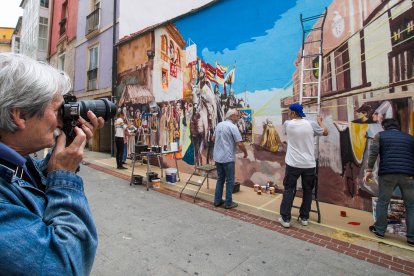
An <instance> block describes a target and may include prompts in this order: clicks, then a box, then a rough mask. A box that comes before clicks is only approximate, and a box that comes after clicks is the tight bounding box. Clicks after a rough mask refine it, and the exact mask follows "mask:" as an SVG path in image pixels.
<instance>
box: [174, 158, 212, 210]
mask: <svg viewBox="0 0 414 276" xmlns="http://www.w3.org/2000/svg"><path fill="white" fill-rule="evenodd" d="M216 169H217V168H216V166H213V165H209V164H207V165H204V166H196V167H195V168H194V171H193V173H192V174H191V175H190V178H188V180H187V182H186V183H185V185H184V186H183V188H182V189H181V191H180V197H181V195H182V193H183V191H184V190H185V187H187V185H193V186H197V187H198V189H197V191H196V193H195V195H194V198H193V200H194V202H195V200H196V197H197V195H198V192H199V191H200V189H201V187H202V186H203V184H204V182H205V181H206V180H207V189H209V188H210V185H209V183H208V178H209V174H210V173H212V172H213V171H215V170H216ZM198 171H202V172H204V175H203V180H202V181H192V180H191V178H192V177H193V176H199V174H198Z"/></svg>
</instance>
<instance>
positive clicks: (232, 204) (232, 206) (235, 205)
mask: <svg viewBox="0 0 414 276" xmlns="http://www.w3.org/2000/svg"><path fill="white" fill-rule="evenodd" d="M237 206H239V204H237V203H236V202H234V201H233V202H232V203H231V205H230V206H227V205H226V206H224V208H226V209H232V208H236V207H237Z"/></svg>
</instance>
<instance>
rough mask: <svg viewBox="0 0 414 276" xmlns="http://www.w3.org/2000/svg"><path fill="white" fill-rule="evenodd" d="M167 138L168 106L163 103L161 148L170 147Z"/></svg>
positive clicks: (160, 132)
mask: <svg viewBox="0 0 414 276" xmlns="http://www.w3.org/2000/svg"><path fill="white" fill-rule="evenodd" d="M167 137H168V135H167V105H166V104H165V103H162V104H161V114H160V130H159V145H160V146H161V147H164V146H166V145H168V141H167Z"/></svg>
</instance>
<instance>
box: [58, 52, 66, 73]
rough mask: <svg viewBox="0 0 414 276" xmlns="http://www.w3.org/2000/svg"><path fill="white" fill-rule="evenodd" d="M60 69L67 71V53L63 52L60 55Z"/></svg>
mask: <svg viewBox="0 0 414 276" xmlns="http://www.w3.org/2000/svg"><path fill="white" fill-rule="evenodd" d="M58 69H59V70H62V71H65V54H61V55H59V57H58Z"/></svg>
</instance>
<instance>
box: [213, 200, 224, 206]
mask: <svg viewBox="0 0 414 276" xmlns="http://www.w3.org/2000/svg"><path fill="white" fill-rule="evenodd" d="M223 204H224V200H222V201H221V202H220V203H214V207H220V206H221V205H223Z"/></svg>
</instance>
